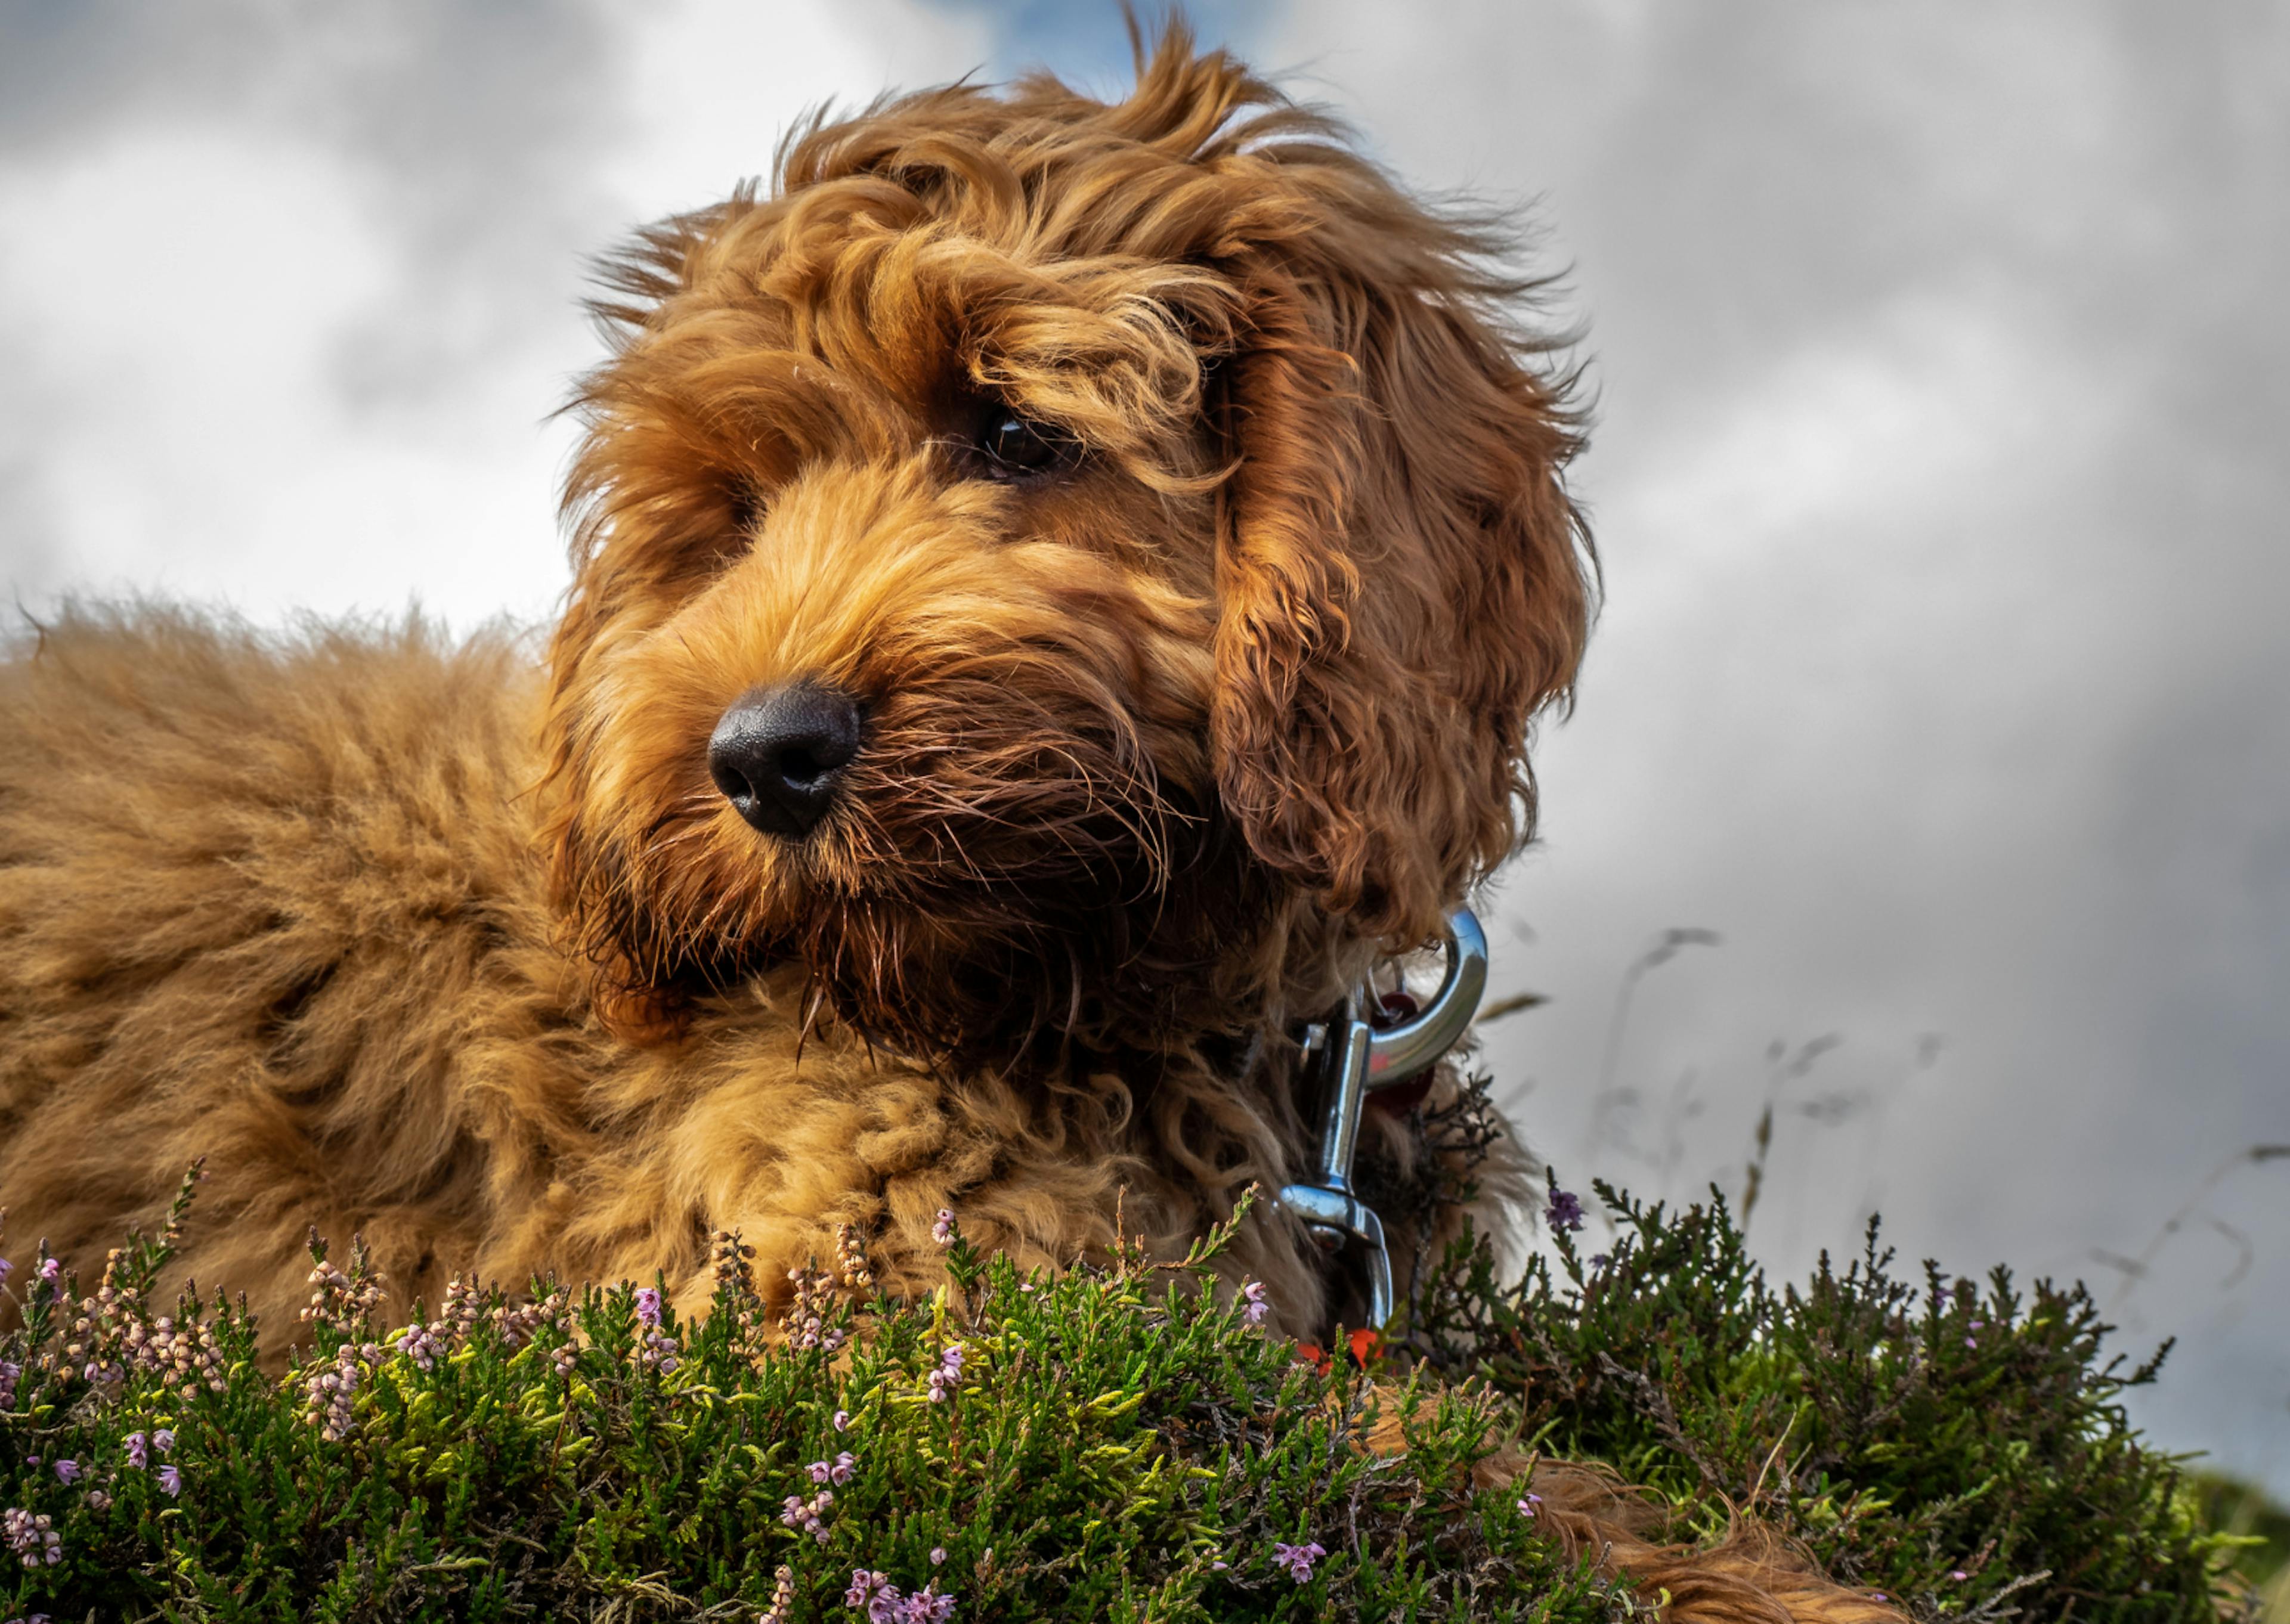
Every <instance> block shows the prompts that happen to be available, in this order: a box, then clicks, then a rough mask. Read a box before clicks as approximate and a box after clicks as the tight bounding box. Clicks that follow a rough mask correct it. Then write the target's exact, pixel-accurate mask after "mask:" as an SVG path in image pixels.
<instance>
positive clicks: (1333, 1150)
mask: <svg viewBox="0 0 2290 1624" xmlns="http://www.w3.org/2000/svg"><path fill="white" fill-rule="evenodd" d="M1446 952H1447V972H1446V974H1445V975H1444V976H1443V977H1441V978H1440V981H1439V990H1438V991H1437V992H1436V993H1434V994H1432V995H1431V1001H1430V1002H1429V1004H1427V1005H1425V1007H1424V1009H1423V1011H1422V1012H1421V1013H1420V1014H1417V1015H1415V1016H1413V1017H1412V1018H1410V1019H1409V1020H1405V1021H1403V1022H1401V1023H1400V1024H1399V1025H1397V1026H1395V1027H1389V1028H1382V1029H1381V1030H1379V1029H1378V1028H1375V1027H1374V1026H1373V1025H1371V1024H1370V1022H1369V1016H1370V1015H1371V1014H1372V1013H1373V1012H1374V1010H1375V1009H1376V1007H1377V994H1376V991H1375V988H1374V987H1373V985H1372V984H1370V983H1367V982H1362V983H1361V984H1360V985H1359V986H1358V987H1356V988H1353V989H1352V991H1351V993H1350V994H1349V996H1347V997H1346V998H1345V999H1344V1008H1343V1013H1342V1014H1341V1016H1339V1017H1337V1018H1336V1019H1335V1020H1328V1021H1316V1022H1314V1023H1313V1024H1312V1025H1310V1026H1308V1027H1306V1028H1304V1041H1303V1048H1304V1052H1305V1053H1306V1054H1308V1055H1317V1056H1318V1057H1319V1065H1318V1069H1319V1070H1320V1072H1321V1073H1322V1075H1323V1076H1325V1078H1326V1079H1327V1082H1326V1086H1325V1095H1324V1098H1325V1108H1324V1114H1323V1116H1322V1117H1321V1119H1320V1165H1319V1181H1318V1182H1317V1183H1316V1184H1291V1185H1289V1186H1287V1187H1286V1188H1284V1189H1282V1190H1281V1192H1280V1204H1281V1205H1282V1206H1284V1207H1285V1208H1287V1209H1288V1211H1289V1212H1293V1213H1294V1214H1295V1215H1296V1216H1297V1217H1298V1218H1300V1219H1301V1220H1303V1221H1304V1228H1305V1229H1306V1231H1307V1232H1308V1233H1309V1234H1310V1236H1312V1238H1313V1240H1315V1241H1316V1242H1317V1243H1318V1244H1319V1245H1320V1247H1321V1249H1322V1250H1323V1251H1325V1252H1329V1253H1331V1254H1333V1253H1335V1252H1341V1251H1342V1250H1343V1249H1344V1248H1345V1247H1346V1246H1348V1245H1351V1246H1357V1247H1358V1248H1360V1250H1361V1253H1362V1263H1363V1265H1364V1267H1365V1270H1366V1274H1367V1299H1368V1317H1369V1319H1370V1321H1371V1322H1372V1324H1373V1326H1374V1327H1376V1328H1379V1329H1380V1328H1381V1326H1382V1324H1383V1323H1384V1322H1385V1321H1386V1320H1388V1319H1389V1318H1390V1317H1391V1309H1392V1301H1391V1253H1390V1251H1389V1248H1387V1247H1386V1246H1385V1244H1384V1239H1383V1220H1381V1219H1379V1218H1378V1217H1377V1216H1376V1215H1375V1210H1374V1209H1373V1207H1371V1206H1369V1205H1368V1204H1367V1203H1365V1202H1364V1201H1362V1200H1361V1199H1360V1198H1359V1196H1358V1195H1357V1193H1356V1192H1355V1191H1354V1190H1353V1188H1352V1156H1353V1153H1354V1152H1355V1151H1356V1150H1357V1148H1358V1146H1359V1122H1360V1108H1361V1107H1362V1106H1364V1105H1365V1104H1366V1102H1367V1097H1368V1095H1370V1094H1371V1093H1373V1092H1376V1091H1378V1090H1379V1089H1385V1088H1390V1087H1392V1086H1393V1085H1395V1084H1400V1083H1405V1082H1406V1081H1407V1080H1408V1079H1409V1078H1411V1077H1413V1076H1419V1075H1421V1073H1422V1072H1424V1071H1425V1070H1427V1069H1429V1068H1430V1067H1432V1066H1435V1065H1437V1063H1438V1061H1439V1060H1440V1058H1441V1057H1442V1056H1443V1055H1445V1053H1446V1052H1447V1051H1448V1050H1450V1049H1452V1048H1453V1047H1454V1046H1455V1044H1456V1042H1457V1041H1458V1040H1459V1039H1460V1038H1461V1036H1463V1032H1464V1030H1465V1028H1468V1027H1469V1025H1470V1024H1471V1017H1472V1016H1474V1015H1476V1014H1477V1013H1478V1010H1479V999H1480V997H1481V996H1483V995H1484V994H1485V991H1486V989H1487V938H1486V933H1485V932H1484V931H1482V930H1480V929H1479V922H1478V919H1477V916H1475V915H1473V914H1472V912H1471V910H1470V909H1469V908H1454V909H1453V910H1451V911H1450V912H1449V914H1448V915H1447V942H1446Z"/></svg>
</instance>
